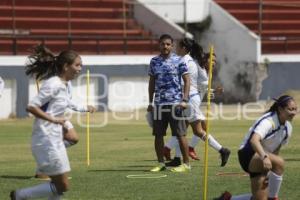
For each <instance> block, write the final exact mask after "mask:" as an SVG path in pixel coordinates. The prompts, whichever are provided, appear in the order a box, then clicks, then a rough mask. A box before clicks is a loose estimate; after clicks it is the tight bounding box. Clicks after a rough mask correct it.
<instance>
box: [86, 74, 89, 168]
mask: <svg viewBox="0 0 300 200" xmlns="http://www.w3.org/2000/svg"><path fill="white" fill-rule="evenodd" d="M89 96H90V70H89V69H87V74H86V105H87V106H88V105H89ZM86 154H87V156H86V162H87V166H90V113H89V112H87V114H86Z"/></svg>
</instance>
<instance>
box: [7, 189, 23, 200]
mask: <svg viewBox="0 0 300 200" xmlns="http://www.w3.org/2000/svg"><path fill="white" fill-rule="evenodd" d="M9 197H10V200H23V198H20V197H18V196H17V194H16V191H14V190H13V191H11V192H10V194H9Z"/></svg>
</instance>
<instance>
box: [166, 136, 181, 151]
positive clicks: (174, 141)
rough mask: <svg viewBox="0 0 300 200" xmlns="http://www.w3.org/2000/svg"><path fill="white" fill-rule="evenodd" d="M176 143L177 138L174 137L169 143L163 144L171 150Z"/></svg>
mask: <svg viewBox="0 0 300 200" xmlns="http://www.w3.org/2000/svg"><path fill="white" fill-rule="evenodd" d="M176 142H177V143H178V141H177V137H176V136H172V137H171V138H170V139H169V141H168V142H167V143H166V144H165V146H166V147H168V148H169V149H173V148H174V147H175V146H176Z"/></svg>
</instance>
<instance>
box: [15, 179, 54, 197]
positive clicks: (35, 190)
mask: <svg viewBox="0 0 300 200" xmlns="http://www.w3.org/2000/svg"><path fill="white" fill-rule="evenodd" d="M55 194H57V192H56V188H55V186H54V184H52V183H50V182H47V183H43V184H40V185H36V186H33V187H29V188H24V189H19V190H17V191H16V196H17V199H18V198H20V199H34V198H41V197H49V196H52V195H55Z"/></svg>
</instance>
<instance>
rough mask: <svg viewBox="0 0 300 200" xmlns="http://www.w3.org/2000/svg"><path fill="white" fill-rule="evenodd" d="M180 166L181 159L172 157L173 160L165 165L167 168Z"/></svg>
mask: <svg viewBox="0 0 300 200" xmlns="http://www.w3.org/2000/svg"><path fill="white" fill-rule="evenodd" d="M179 165H181V159H180V158H179V157H174V158H173V160H171V161H170V162H167V163H166V166H167V167H177V166H179Z"/></svg>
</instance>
